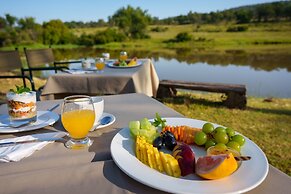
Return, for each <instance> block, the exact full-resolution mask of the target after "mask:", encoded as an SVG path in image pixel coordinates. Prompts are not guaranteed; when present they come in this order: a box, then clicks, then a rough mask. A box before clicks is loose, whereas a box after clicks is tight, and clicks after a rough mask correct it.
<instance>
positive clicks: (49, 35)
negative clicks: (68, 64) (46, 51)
mask: <svg viewBox="0 0 291 194" xmlns="http://www.w3.org/2000/svg"><path fill="white" fill-rule="evenodd" d="M73 40H74V35H73V34H72V33H71V32H70V30H69V28H68V27H67V26H66V25H65V24H64V23H63V22H62V21H61V20H51V21H49V22H47V23H44V24H43V42H44V44H66V43H71V42H73Z"/></svg>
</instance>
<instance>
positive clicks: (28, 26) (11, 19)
mask: <svg viewBox="0 0 291 194" xmlns="http://www.w3.org/2000/svg"><path fill="white" fill-rule="evenodd" d="M286 20H291V2H290V1H282V2H273V3H265V4H258V5H254V6H244V7H239V8H235V9H229V10H224V11H217V12H210V13H196V12H194V13H193V12H189V13H188V14H187V15H180V16H176V17H170V18H166V19H159V18H157V17H152V16H150V15H149V14H148V13H147V11H145V10H142V9H141V8H139V7H137V8H133V7H131V6H127V7H122V8H120V9H118V10H117V11H116V12H115V13H114V14H113V15H112V16H109V18H108V22H105V21H104V20H102V19H99V20H98V21H96V22H95V21H91V22H82V21H79V22H76V21H71V22H62V21H61V20H50V21H48V22H43V24H38V23H36V22H35V19H34V18H33V17H25V18H17V17H15V16H12V15H10V14H5V15H4V16H0V47H3V46H10V45H28V44H35V43H40V44H45V45H51V44H79V45H87V46H91V45H95V44H105V43H108V42H122V41H125V40H130V39H143V38H150V37H149V35H148V34H147V26H148V25H149V24H155V25H159V24H160V25H164V24H167V25H171V24H179V25H182V24H206V23H211V24H216V23H220V22H231V23H238V24H240V23H251V22H269V21H286ZM84 27H107V28H106V29H105V30H104V31H101V32H97V33H95V34H85V33H83V34H81V35H80V36H76V35H75V34H73V33H72V30H70V29H71V28H84ZM153 30H156V31H163V29H162V28H155V29H153ZM183 38H184V37H183ZM186 38H187V37H186ZM183 40H184V39H183Z"/></svg>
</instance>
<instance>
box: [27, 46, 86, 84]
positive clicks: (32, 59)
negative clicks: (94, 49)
mask: <svg viewBox="0 0 291 194" xmlns="http://www.w3.org/2000/svg"><path fill="white" fill-rule="evenodd" d="M24 53H25V56H26V61H27V68H24V71H25V72H26V71H28V72H29V76H30V78H31V79H33V71H49V70H54V71H55V73H57V72H58V70H64V69H69V68H68V67H67V66H61V65H64V64H69V63H81V61H62V62H57V61H55V58H54V54H53V50H52V48H45V49H31V50H28V49H26V48H24Z"/></svg>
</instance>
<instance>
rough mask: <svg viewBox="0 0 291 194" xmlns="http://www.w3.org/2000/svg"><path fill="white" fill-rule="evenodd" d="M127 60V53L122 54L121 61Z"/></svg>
mask: <svg viewBox="0 0 291 194" xmlns="http://www.w3.org/2000/svg"><path fill="white" fill-rule="evenodd" d="M126 59H127V53H126V52H125V51H122V52H120V55H119V60H120V61H125V60H126Z"/></svg>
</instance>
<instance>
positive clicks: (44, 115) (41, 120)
mask: <svg viewBox="0 0 291 194" xmlns="http://www.w3.org/2000/svg"><path fill="white" fill-rule="evenodd" d="M59 118H60V116H59V115H58V114H57V113H55V112H51V111H37V120H36V122H34V123H30V124H27V125H24V126H20V127H0V133H17V132H23V131H32V130H36V129H40V128H43V127H45V126H48V125H52V124H54V123H55V122H56V121H58V120H59ZM9 122H10V121H9V116H8V114H5V115H1V116H0V124H1V123H2V124H9Z"/></svg>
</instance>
